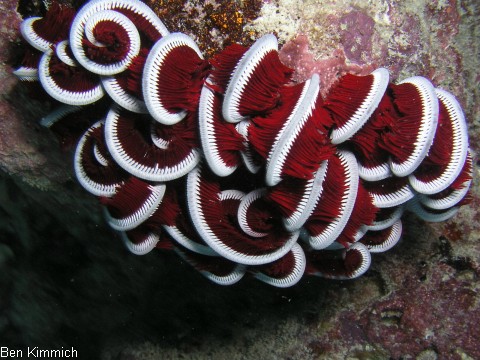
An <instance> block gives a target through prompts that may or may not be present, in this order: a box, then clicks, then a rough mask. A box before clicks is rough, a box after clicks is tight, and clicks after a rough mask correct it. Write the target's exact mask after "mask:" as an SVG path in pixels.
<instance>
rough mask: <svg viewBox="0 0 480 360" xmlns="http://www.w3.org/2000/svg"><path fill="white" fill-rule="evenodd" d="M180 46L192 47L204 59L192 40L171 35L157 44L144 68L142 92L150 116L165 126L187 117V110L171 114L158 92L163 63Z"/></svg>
mask: <svg viewBox="0 0 480 360" xmlns="http://www.w3.org/2000/svg"><path fill="white" fill-rule="evenodd" d="M179 46H188V47H190V48H191V49H192V50H194V51H195V52H196V53H197V55H198V57H199V58H200V59H203V55H202V52H201V51H200V49H199V48H198V46H197V44H196V43H195V42H194V41H193V40H192V38H190V37H189V36H187V35H185V34H182V33H171V34H169V35H167V36H164V37H163V38H161V39H160V40H158V41H157V42H156V43H155V45H154V46H153V48H152V49H151V50H150V53H149V54H148V57H147V61H146V62H145V66H144V68H143V74H144V76H143V77H142V90H143V98H144V101H145V105H146V106H147V109H148V112H149V113H150V115H151V116H152V117H153V118H154V119H155V120H156V121H158V122H159V123H162V124H165V125H173V124H176V123H178V122H179V121H180V120H182V119H183V118H184V117H185V116H186V115H187V111H186V110H180V111H178V112H171V111H169V110H168V109H166V108H165V106H164V104H163V101H162V94H160V93H159V92H158V84H159V83H160V82H162V78H161V76H160V71H161V70H162V66H163V62H164V61H165V59H166V58H167V56H168V54H169V53H170V52H171V51H172V50H173V49H175V48H176V47H179Z"/></svg>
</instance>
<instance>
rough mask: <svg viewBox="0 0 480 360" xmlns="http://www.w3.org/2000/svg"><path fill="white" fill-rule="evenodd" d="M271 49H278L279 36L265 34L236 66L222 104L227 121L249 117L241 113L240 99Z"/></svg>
mask: <svg viewBox="0 0 480 360" xmlns="http://www.w3.org/2000/svg"><path fill="white" fill-rule="evenodd" d="M270 51H278V42H277V38H276V37H275V36H274V35H272V34H268V35H264V36H262V37H261V38H260V39H258V40H257V41H255V43H254V44H253V45H252V46H251V47H250V48H249V49H248V50H247V51H246V52H245V54H243V56H242V57H241V59H240V61H239V62H238V63H237V65H236V66H235V70H234V71H233V73H232V77H231V78H230V81H229V83H228V85H227V89H226V90H225V95H224V96H225V97H224V100H223V104H222V113H223V117H224V118H225V120H226V121H228V122H231V123H238V122H239V121H241V120H246V119H247V118H246V117H245V116H243V115H242V114H240V110H239V106H240V99H241V98H242V94H243V93H244V91H245V87H246V86H247V84H248V81H249V79H250V77H251V76H252V74H253V72H254V71H255V68H256V67H257V65H258V64H259V63H260V62H261V61H262V59H263V58H264V57H265V55H266V54H267V53H268V52H270Z"/></svg>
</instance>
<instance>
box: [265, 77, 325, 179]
mask: <svg viewBox="0 0 480 360" xmlns="http://www.w3.org/2000/svg"><path fill="white" fill-rule="evenodd" d="M319 93H320V78H319V76H318V74H313V75H312V77H311V78H310V79H309V80H307V81H305V83H304V85H303V89H302V92H301V94H300V97H299V99H298V100H297V103H296V104H295V107H294V108H293V111H292V113H291V114H290V115H289V117H288V118H287V120H286V121H285V122H284V124H283V125H282V128H281V129H280V131H279V132H278V133H277V135H276V137H275V142H274V143H273V146H272V148H271V149H270V152H269V154H268V158H267V171H266V174H265V182H266V183H267V185H268V186H274V185H277V184H278V183H279V182H280V180H281V174H282V168H283V166H284V164H285V162H286V161H287V156H288V153H289V152H290V149H291V147H292V146H293V143H294V142H295V140H296V139H297V138H298V136H299V135H300V133H301V131H302V128H303V127H304V126H305V124H306V123H307V121H308V120H309V119H310V116H311V115H312V112H313V110H314V109H315V103H316V101H317V97H318V96H319Z"/></svg>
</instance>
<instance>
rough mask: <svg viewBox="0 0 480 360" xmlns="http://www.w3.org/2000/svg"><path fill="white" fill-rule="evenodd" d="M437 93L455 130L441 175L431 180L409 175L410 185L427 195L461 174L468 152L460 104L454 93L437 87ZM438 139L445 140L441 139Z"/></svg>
mask: <svg viewBox="0 0 480 360" xmlns="http://www.w3.org/2000/svg"><path fill="white" fill-rule="evenodd" d="M435 94H436V96H437V97H438V100H439V101H440V102H441V103H442V104H443V105H444V106H445V108H446V109H447V112H448V114H446V115H447V116H446V119H447V121H449V122H450V123H451V127H452V130H453V134H452V144H451V146H452V151H451V154H450V158H449V159H448V164H447V165H446V167H445V169H444V170H443V172H442V174H441V176H440V177H437V178H435V179H432V180H430V181H422V180H421V179H418V178H417V176H416V175H415V173H413V174H411V175H410V176H409V181H410V185H411V186H412V187H413V189H415V191H417V192H419V193H421V194H426V195H431V194H436V193H438V192H440V191H443V190H445V189H446V188H447V187H449V186H450V185H451V184H452V183H453V182H454V181H455V179H456V178H457V177H458V176H459V175H460V173H461V171H462V168H463V165H464V164H465V161H466V159H467V154H468V132H467V124H466V122H465V115H464V114H463V111H462V108H461V106H460V104H459V103H458V101H457V99H455V97H454V96H453V95H452V94H450V93H448V92H447V91H445V90H441V89H435ZM434 141H435V140H434ZM438 141H445V140H442V139H439V140H438ZM427 157H428V155H427Z"/></svg>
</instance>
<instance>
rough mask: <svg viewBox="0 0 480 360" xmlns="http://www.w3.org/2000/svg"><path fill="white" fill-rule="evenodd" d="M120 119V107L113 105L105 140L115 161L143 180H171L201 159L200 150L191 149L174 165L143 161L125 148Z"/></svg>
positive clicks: (184, 172) (185, 172) (106, 123)
mask: <svg viewBox="0 0 480 360" xmlns="http://www.w3.org/2000/svg"><path fill="white" fill-rule="evenodd" d="M120 120H121V119H120V110H119V108H118V107H113V108H112V109H110V111H109V112H108V115H107V119H106V122H105V142H106V144H107V147H108V150H109V152H110V154H111V155H112V157H113V159H114V160H115V162H116V163H117V164H118V165H120V167H122V168H123V169H125V170H126V171H127V172H129V173H130V174H132V175H134V176H136V177H138V178H140V179H143V180H149V181H156V182H164V181H170V180H174V179H178V178H180V177H182V176H184V175H186V174H188V173H189V172H190V171H191V170H192V169H193V168H194V167H195V166H196V165H197V164H198V162H199V161H200V152H199V150H198V149H191V150H190V153H189V154H188V156H187V157H186V158H184V159H182V160H181V161H180V162H179V163H177V164H175V165H174V166H162V165H161V164H158V163H155V164H154V165H146V164H143V163H141V162H140V161H138V160H137V159H134V158H133V157H132V156H131V155H130V154H129V153H128V151H126V150H125V147H124V146H123V144H122V142H121V141H120V139H119V137H118V135H119V134H118V125H119V121H120ZM159 149H160V148H159Z"/></svg>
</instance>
